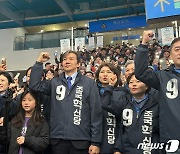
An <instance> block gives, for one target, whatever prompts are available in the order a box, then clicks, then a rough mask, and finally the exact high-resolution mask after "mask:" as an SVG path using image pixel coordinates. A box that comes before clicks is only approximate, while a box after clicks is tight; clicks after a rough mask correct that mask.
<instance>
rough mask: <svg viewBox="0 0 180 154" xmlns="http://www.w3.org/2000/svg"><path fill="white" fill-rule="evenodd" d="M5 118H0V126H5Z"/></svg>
mask: <svg viewBox="0 0 180 154" xmlns="http://www.w3.org/2000/svg"><path fill="white" fill-rule="evenodd" d="M3 121H4V117H1V118H0V126H3Z"/></svg>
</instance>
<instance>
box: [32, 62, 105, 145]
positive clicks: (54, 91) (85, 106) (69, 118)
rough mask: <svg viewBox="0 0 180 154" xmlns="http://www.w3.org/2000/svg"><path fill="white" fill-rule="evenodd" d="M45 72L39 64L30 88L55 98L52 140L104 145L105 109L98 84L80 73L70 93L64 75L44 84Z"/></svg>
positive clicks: (34, 67)
mask: <svg viewBox="0 0 180 154" xmlns="http://www.w3.org/2000/svg"><path fill="white" fill-rule="evenodd" d="M42 71H43V65H42V63H38V62H36V64H35V65H34V66H33V67H32V72H31V77H30V85H29V87H30V88H31V89H33V90H36V91H39V92H43V93H44V94H46V95H50V96H51V114H50V138H57V139H64V140H86V141H91V142H92V143H95V144H100V143H101V138H102V109H101V100H100V96H99V93H98V88H97V85H96V83H95V81H94V80H92V79H90V78H88V77H86V76H83V75H81V74H80V73H79V72H78V75H77V77H76V80H75V83H74V84H73V85H72V87H71V89H70V90H69V89H68V85H67V80H66V78H65V75H64V73H62V74H61V75H60V76H59V77H56V78H53V79H52V80H51V81H41V74H42V73H41V72H42Z"/></svg>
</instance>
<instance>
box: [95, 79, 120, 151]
mask: <svg viewBox="0 0 180 154" xmlns="http://www.w3.org/2000/svg"><path fill="white" fill-rule="evenodd" d="M97 86H98V89H99V93H100V96H102V97H103V94H104V90H105V88H104V87H102V86H101V83H99V82H98V83H97ZM102 113H103V127H102V134H103V136H102V143H101V154H113V153H114V145H115V141H116V136H117V134H118V133H117V127H116V123H117V119H116V117H115V115H113V114H112V113H110V112H107V111H106V110H104V109H103V111H102Z"/></svg>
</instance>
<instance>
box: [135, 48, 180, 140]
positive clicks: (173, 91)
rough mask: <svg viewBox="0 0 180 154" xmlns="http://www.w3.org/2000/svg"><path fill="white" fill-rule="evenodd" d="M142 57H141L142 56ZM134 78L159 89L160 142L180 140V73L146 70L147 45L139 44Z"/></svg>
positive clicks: (171, 68)
mask: <svg viewBox="0 0 180 154" xmlns="http://www.w3.org/2000/svg"><path fill="white" fill-rule="evenodd" d="M142 57H143V58H142ZM135 75H136V78H137V79H139V80H141V81H142V82H144V83H146V84H147V85H149V86H151V87H153V88H155V89H157V90H158V91H159V100H160V101H159V107H160V115H159V118H160V136H161V142H167V141H168V140H180V133H179V128H180V116H179V113H180V73H178V72H176V71H175V69H174V66H173V65H172V66H171V67H170V68H169V69H167V70H162V71H157V72H153V71H150V70H148V46H146V45H139V47H138V50H137V54H136V59H135Z"/></svg>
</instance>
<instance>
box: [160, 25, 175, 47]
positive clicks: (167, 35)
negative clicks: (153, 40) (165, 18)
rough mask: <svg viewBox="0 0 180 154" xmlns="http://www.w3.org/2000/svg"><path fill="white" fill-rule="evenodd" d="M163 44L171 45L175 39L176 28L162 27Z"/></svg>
mask: <svg viewBox="0 0 180 154" xmlns="http://www.w3.org/2000/svg"><path fill="white" fill-rule="evenodd" d="M161 37H162V45H170V44H171V42H172V40H174V29H173V27H165V28H161Z"/></svg>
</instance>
